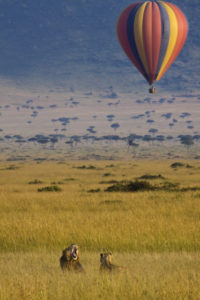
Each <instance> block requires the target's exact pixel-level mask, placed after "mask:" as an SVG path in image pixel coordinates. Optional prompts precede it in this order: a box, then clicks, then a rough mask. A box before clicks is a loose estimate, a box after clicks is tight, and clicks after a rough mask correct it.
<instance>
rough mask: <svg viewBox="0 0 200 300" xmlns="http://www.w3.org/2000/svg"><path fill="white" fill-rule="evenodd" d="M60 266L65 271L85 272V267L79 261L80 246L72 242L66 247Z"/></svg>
mask: <svg viewBox="0 0 200 300" xmlns="http://www.w3.org/2000/svg"><path fill="white" fill-rule="evenodd" d="M60 266H61V269H62V270H63V271H75V272H84V268H83V266H82V265H81V263H80V261H79V248H78V246H77V245H76V244H72V245H71V246H69V247H68V248H66V249H64V250H63V252H62V256H61V257H60Z"/></svg>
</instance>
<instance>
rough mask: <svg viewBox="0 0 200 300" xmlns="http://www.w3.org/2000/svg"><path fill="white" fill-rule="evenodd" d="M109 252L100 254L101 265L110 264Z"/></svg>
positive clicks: (110, 254)
mask: <svg viewBox="0 0 200 300" xmlns="http://www.w3.org/2000/svg"><path fill="white" fill-rule="evenodd" d="M111 256H112V253H111V252H104V253H101V254H100V263H101V265H109V264H111Z"/></svg>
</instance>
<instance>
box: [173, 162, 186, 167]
mask: <svg viewBox="0 0 200 300" xmlns="http://www.w3.org/2000/svg"><path fill="white" fill-rule="evenodd" d="M170 167H171V168H178V167H184V164H183V163H180V162H175V163H173V164H171V166H170Z"/></svg>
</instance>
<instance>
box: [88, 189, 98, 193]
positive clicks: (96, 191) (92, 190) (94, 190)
mask: <svg viewBox="0 0 200 300" xmlns="http://www.w3.org/2000/svg"><path fill="white" fill-rule="evenodd" d="M100 191H101V190H100V189H91V190H89V191H88V193H99V192H100Z"/></svg>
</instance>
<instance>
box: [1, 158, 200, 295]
mask: <svg viewBox="0 0 200 300" xmlns="http://www.w3.org/2000/svg"><path fill="white" fill-rule="evenodd" d="M171 163H172V162H171V161H156V162H155V161H136V162H112V163H110V162H88V163H87V162H72V163H56V162H49V163H48V162H44V163H41V164H36V163H23V164H20V163H16V164H15V166H16V168H9V166H10V165H9V164H6V163H2V164H1V165H0V228H1V230H0V253H1V254H0V274H1V275H0V289H1V292H0V299H2V300H4V299H153V300H155V299H159V300H160V299H176V300H177V299H200V294H199V284H200V275H199V274H200V272H199V271H200V256H199V250H200V230H199V228H200V192H199V191H187V192H181V191H173V192H172V191H171V192H169V191H145V192H136V193H121V192H117V193H107V192H104V190H105V188H106V187H108V185H109V184H106V183H104V184H102V183H101V182H102V181H104V182H105V181H110V180H116V181H120V180H134V179H135V178H138V177H140V176H142V175H144V174H153V175H158V174H161V175H162V176H163V177H165V181H167V182H170V183H173V184H174V183H178V184H179V186H180V188H184V187H194V186H198V185H199V179H200V163H197V162H194V161H190V162H184V163H186V164H190V165H191V166H194V167H193V168H186V167H181V168H177V169H176V170H174V169H172V168H171V167H170V165H171ZM83 165H85V166H86V168H80V167H81V166H83ZM91 165H92V166H93V167H92V168H91V167H90V168H88V166H91ZM105 174H109V176H108V175H107V176H106V177H105ZM35 180H38V181H41V182H42V183H39V182H38V183H37V181H36V183H35V184H29V183H30V182H33V181H35ZM159 182H160V183H161V182H162V183H163V179H159V178H158V179H156V184H159ZM151 183H152V184H154V183H155V180H154V181H151ZM51 184H57V185H58V186H60V187H61V188H62V191H60V192H43V193H39V192H38V191H37V190H38V188H42V187H45V186H49V185H51ZM92 189H93V190H98V189H100V190H101V191H100V192H97V193H89V192H88V191H89V190H92ZM74 242H75V243H77V244H79V245H80V248H81V251H82V263H83V265H85V268H86V270H87V272H86V274H85V275H75V274H70V276H68V275H65V276H63V274H62V273H61V271H60V269H59V262H58V259H59V256H60V254H61V250H62V249H63V248H64V247H66V246H68V245H69V244H70V243H74ZM102 250H110V251H113V252H114V256H113V260H114V262H116V264H120V263H121V264H122V265H125V266H127V267H128V268H127V271H126V272H122V273H120V274H116V275H112V276H106V275H105V276H100V275H99V272H98V268H99V253H100V251H102ZM79 279H80V280H79Z"/></svg>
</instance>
